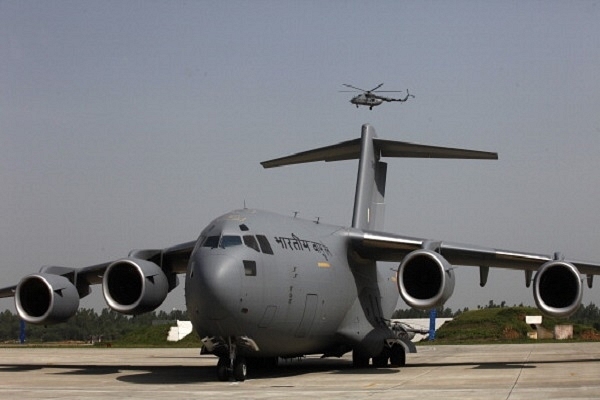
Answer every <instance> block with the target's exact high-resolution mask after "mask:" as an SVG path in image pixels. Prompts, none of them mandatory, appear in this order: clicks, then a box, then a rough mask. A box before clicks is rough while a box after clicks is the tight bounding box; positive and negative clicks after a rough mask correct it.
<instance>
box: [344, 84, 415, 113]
mask: <svg viewBox="0 0 600 400" xmlns="http://www.w3.org/2000/svg"><path fill="white" fill-rule="evenodd" d="M344 86H346V87H349V88H351V89H354V90H353V91H357V90H358V91H360V92H362V93H361V94H359V95H356V96H354V97H353V98H352V99H350V103H352V104H354V105H356V108H358V106H367V107H369V110H372V109H373V107H375V106H378V105H380V104H383V102H384V101H387V102H392V101H399V102H401V103H403V102H405V101H406V100H408V98H409V97H412V98H413V99H414V97H415V96H413V95H412V94H410V93H408V89H406V96H405V97H404V98H403V99H394V98H391V97H385V96H381V95H379V94H377V93H399V92H400V91H399V90H377V89H379V88H380V87H382V86H383V83H380V84H379V85H377V86H375V87H374V88H373V89H371V90H365V89H361V88H357V87H356V86H352V85H348V84H347V83H344ZM340 92H350V90H340Z"/></svg>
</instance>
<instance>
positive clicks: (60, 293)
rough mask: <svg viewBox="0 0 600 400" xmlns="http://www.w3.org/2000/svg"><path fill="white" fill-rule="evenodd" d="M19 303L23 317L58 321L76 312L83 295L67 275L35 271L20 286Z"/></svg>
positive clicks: (37, 322) (17, 293) (20, 314)
mask: <svg viewBox="0 0 600 400" xmlns="http://www.w3.org/2000/svg"><path fill="white" fill-rule="evenodd" d="M15 306H16V308H17V313H18V314H19V316H20V317H21V319H23V320H24V321H26V322H29V323H30V324H56V323H59V322H64V321H66V320H68V319H69V318H71V317H72V316H73V315H75V313H76V312H77V309H78V308H79V294H78V293H77V288H76V287H75V285H73V284H72V283H71V281H70V280H68V279H67V278H65V277H64V276H60V275H53V274H44V273H39V274H33V275H28V276H26V277H24V278H23V279H21V281H20V282H19V284H18V285H17V291H16V293H15Z"/></svg>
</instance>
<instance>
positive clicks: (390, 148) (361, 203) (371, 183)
mask: <svg viewBox="0 0 600 400" xmlns="http://www.w3.org/2000/svg"><path fill="white" fill-rule="evenodd" d="M380 157H401V158H450V159H465V160H475V159H477V160H497V159H498V154H497V153H491V152H488V151H478V150H469V149H459V148H452V147H439V146H427V145H422V144H414V143H407V142H399V141H395V140H384V139H377V136H376V135H375V129H373V127H372V126H371V125H369V124H365V125H363V126H362V134H361V137H360V139H353V140H348V141H345V142H341V143H338V144H334V145H331V146H325V147H319V148H316V149H312V150H307V151H303V152H300V153H296V154H292V155H289V156H285V157H280V158H275V159H273V160H268V161H263V162H261V165H262V166H263V167H264V168H274V167H281V166H284V165H292V164H303V163H309V162H316V161H326V162H331V161H344V160H356V159H358V160H359V164H358V177H357V179H356V193H355V195H354V214H353V216H352V227H353V228H357V229H368V230H383V217H384V215H383V214H384V211H385V210H384V208H385V205H384V202H383V200H384V197H385V179H386V173H387V164H386V163H384V162H382V161H379V159H380Z"/></svg>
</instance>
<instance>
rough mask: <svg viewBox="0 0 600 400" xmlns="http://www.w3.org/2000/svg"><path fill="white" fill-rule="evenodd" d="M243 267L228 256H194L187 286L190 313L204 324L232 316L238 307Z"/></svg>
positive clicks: (187, 278) (236, 260)
mask: <svg viewBox="0 0 600 400" xmlns="http://www.w3.org/2000/svg"><path fill="white" fill-rule="evenodd" d="M242 265H243V264H242V262H241V261H239V260H238V259H236V258H235V257H231V256H228V255H225V254H197V255H194V256H193V259H192V263H191V265H190V271H188V274H187V276H186V287H185V291H186V302H187V308H188V311H189V312H190V314H192V315H194V317H195V318H197V319H200V320H204V321H206V320H212V321H215V320H221V319H225V318H227V317H229V316H231V314H232V312H233V311H234V309H235V307H239V299H240V296H239V295H240V288H241V279H242V270H243V268H242ZM192 315H190V317H191V316H192Z"/></svg>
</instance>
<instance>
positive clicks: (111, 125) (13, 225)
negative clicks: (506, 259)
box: [0, 0, 600, 309]
mask: <svg viewBox="0 0 600 400" xmlns="http://www.w3.org/2000/svg"><path fill="white" fill-rule="evenodd" d="M599 21H600V2H598V1H498V2H492V1H486V2H474V1H465V2H461V1H444V2H442V1H432V2H427V1H392V2H383V1H380V2H365V1H356V2H354V1H326V2H322V1H314V2H312V1H301V2H300V1H299V2H286V1H239V2H236V1H221V2H216V1H79V0H78V1H26V0H25V1H23V0H18V1H7V0H0V254H1V255H2V262H1V264H0V286H5V285H10V284H14V283H16V282H18V280H19V279H20V278H21V277H22V276H23V275H25V274H28V273H33V272H37V271H38V270H39V268H40V267H41V266H42V265H46V264H48V265H65V266H73V267H83V266H86V265H92V264H96V263H100V262H104V261H108V260H112V259H116V258H120V257H123V256H126V255H127V253H128V251H129V250H130V249H133V248H162V247H167V246H170V245H173V244H177V243H181V242H185V241H189V240H193V239H195V238H196V237H197V236H198V234H199V233H200V231H201V230H202V228H203V227H204V226H206V225H207V224H208V223H209V222H210V221H211V220H212V219H213V218H214V217H216V216H218V215H221V214H224V213H226V212H227V211H230V210H232V209H236V208H241V207H243V205H244V202H245V204H246V205H247V206H248V207H251V208H260V209H266V210H272V211H276V212H280V213H282V214H292V213H293V212H294V211H299V216H301V217H304V218H307V219H313V218H315V217H320V219H321V221H326V222H329V223H333V224H340V225H347V224H349V223H350V221H351V214H352V204H353V196H354V188H355V183H356V169H357V162H355V161H346V162H340V163H327V164H325V163H315V164H307V165H299V166H293V167H285V168H279V169H273V170H263V169H262V167H261V166H260V164H259V162H260V161H263V160H266V159H270V158H275V157H279V156H282V155H286V154H290V153H294V152H298V151H303V150H307V149H310V148H312V147H317V146H325V145H330V144H334V143H337V142H340V141H343V140H347V139H353V138H356V137H358V136H359V135H360V129H361V125H362V124H363V123H367V122H368V123H371V124H372V125H373V126H374V127H375V129H376V131H377V133H378V135H379V137H381V138H385V139H392V140H403V141H411V142H418V143H424V144H432V145H440V146H454V147H467V148H473V149H480V150H487V151H497V152H498V153H499V157H500V159H499V160H498V161H460V160H459V161H457V160H410V159H390V160H387V161H388V162H389V167H388V187H387V193H386V203H387V210H386V230H388V231H390V232H394V233H402V234H406V235H411V236H419V237H428V238H435V239H441V240H449V241H454V242H463V243H473V244H479V245H485V246H492V247H497V248H502V249H513V250H525V251H533V252H541V253H547V254H550V253H552V252H554V251H562V252H563V253H564V254H565V255H566V256H567V257H570V258H573V259H582V260H590V261H600V250H599V248H598V242H599V240H600V230H599V229H598V227H599V226H600V212H599V208H600V178H599V171H600V157H599V151H600V23H599ZM381 82H385V85H384V87H383V88H382V89H387V90H405V89H407V88H408V89H410V92H411V93H413V94H415V96H416V98H415V99H411V100H410V101H408V102H406V103H389V104H384V105H382V106H380V107H377V108H375V109H373V110H372V111H370V110H369V109H368V108H360V109H356V108H355V107H354V106H353V105H351V104H350V103H349V102H348V101H349V100H350V97H351V95H352V94H351V93H339V90H342V89H344V87H343V86H342V84H343V83H349V84H352V85H355V86H359V87H364V88H372V87H375V86H376V85H378V84H379V83H381ZM182 278H183V277H182ZM599 284H600V282H596V286H598V285H599ZM181 286H183V285H181ZM101 299H102V295H101V288H100V287H95V288H94V294H93V295H92V296H90V297H89V298H86V299H84V300H83V301H82V303H81V306H83V307H104V304H103V303H102V301H101ZM490 299H492V300H494V301H496V302H500V301H502V300H506V301H507V303H508V304H518V303H520V302H523V303H525V304H533V297H532V292H531V289H526V288H525V285H524V277H523V273H521V272H517V271H502V270H493V271H491V273H490V281H489V283H488V287H486V288H484V289H481V288H480V287H479V286H478V270H477V269H474V268H468V267H460V268H458V271H457V286H456V290H455V294H454V296H453V297H452V299H451V300H450V301H449V302H448V303H447V306H449V307H451V308H453V309H456V308H463V307H474V306H476V305H477V304H487V302H488V301H489V300H490ZM590 301H592V302H595V303H596V304H600V288H598V287H595V288H594V289H592V290H586V291H585V294H584V303H586V304H587V303H589V302H590ZM172 307H176V308H183V307H184V298H183V290H182V289H181V288H180V289H177V290H176V291H175V292H174V293H172V294H171V296H170V297H169V298H168V300H167V302H166V303H165V306H164V307H163V308H166V309H168V308H172ZM402 307H403V308H405V307H406V306H404V305H402ZM4 308H11V309H14V307H13V302H12V300H10V299H5V300H0V309H4Z"/></svg>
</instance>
